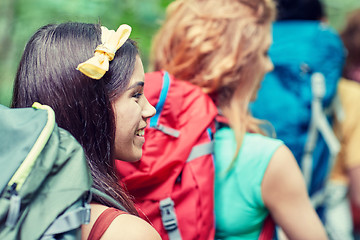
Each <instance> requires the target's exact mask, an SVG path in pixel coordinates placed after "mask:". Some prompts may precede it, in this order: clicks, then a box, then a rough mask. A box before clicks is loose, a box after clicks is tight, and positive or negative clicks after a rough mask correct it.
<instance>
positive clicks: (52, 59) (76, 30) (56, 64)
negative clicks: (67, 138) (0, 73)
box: [12, 23, 138, 215]
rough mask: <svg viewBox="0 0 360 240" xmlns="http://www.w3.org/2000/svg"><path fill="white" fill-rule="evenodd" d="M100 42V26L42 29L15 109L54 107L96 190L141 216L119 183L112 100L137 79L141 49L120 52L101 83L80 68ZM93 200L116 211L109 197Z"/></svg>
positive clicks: (24, 64)
mask: <svg viewBox="0 0 360 240" xmlns="http://www.w3.org/2000/svg"><path fill="white" fill-rule="evenodd" d="M99 44H101V29H100V25H97V24H85V23H63V24H59V25H47V26H44V27H42V28H40V29H39V30H38V31H37V32H36V33H35V34H34V35H33V36H32V37H31V39H30V40H29V42H28V43H27V45H26V48H25V51H24V54H23V56H22V59H21V62H20V65H19V69H18V72H17V75H16V79H15V85H14V95H13V101H12V107H17V108H18V107H29V106H31V105H32V104H33V102H35V101H37V102H40V103H41V104H46V105H49V106H50V107H52V108H53V109H54V111H55V116H56V121H57V123H58V125H59V126H60V127H62V128H64V129H66V130H68V131H69V132H70V133H71V134H72V135H73V136H74V137H75V138H76V139H77V140H78V141H79V143H80V144H81V145H82V147H83V148H84V151H85V154H86V157H87V160H88V163H89V166H90V169H91V175H92V177H93V186H94V187H95V188H97V189H99V190H100V191H102V192H104V193H106V194H108V195H110V196H112V197H113V198H114V199H116V200H117V201H118V202H120V203H121V204H122V205H124V207H125V208H126V209H127V210H128V211H129V212H130V213H133V214H136V215H137V211H136V210H135V208H134V205H133V202H132V199H131V198H130V197H129V196H128V195H127V194H126V192H125V191H124V189H123V188H122V186H121V185H120V184H119V181H118V178H117V175H116V173H115V159H114V156H113V150H114V141H115V140H114V139H115V117H114V112H113V108H112V105H111V101H113V100H114V99H115V98H116V97H117V96H119V95H120V94H122V93H123V92H124V91H125V89H126V86H127V85H128V83H129V80H130V78H131V76H132V73H133V70H134V66H135V59H136V56H137V55H138V50H137V47H136V45H135V43H134V42H133V41H132V40H127V42H126V43H125V44H124V45H123V46H122V47H121V48H120V49H119V50H118V51H117V52H116V56H115V58H114V60H113V61H111V62H110V68H109V71H108V72H107V73H106V74H105V75H104V77H103V78H101V79H100V80H94V79H91V78H89V77H87V76H85V75H84V74H82V73H81V72H80V71H78V70H76V67H77V65H78V64H79V63H81V62H84V61H85V60H87V59H89V58H90V57H92V56H93V53H94V50H95V48H96V46H97V45H99ZM94 200H95V201H97V202H99V203H101V204H104V205H107V206H111V207H115V206H113V205H112V204H111V203H110V202H108V201H107V200H106V199H103V198H101V197H97V196H95V197H94Z"/></svg>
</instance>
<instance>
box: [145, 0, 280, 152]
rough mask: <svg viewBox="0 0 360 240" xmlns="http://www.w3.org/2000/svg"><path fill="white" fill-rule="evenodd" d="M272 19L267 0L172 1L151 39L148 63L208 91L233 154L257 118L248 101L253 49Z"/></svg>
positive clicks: (252, 86) (254, 62)
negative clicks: (225, 123)
mask: <svg viewBox="0 0 360 240" xmlns="http://www.w3.org/2000/svg"><path fill="white" fill-rule="evenodd" d="M274 18H275V5H274V3H273V1H272V0H177V1H174V2H173V3H171V4H170V5H169V7H168V9H167V16H166V19H165V22H164V23H163V25H162V27H161V28H160V30H159V31H158V33H157V35H156V36H155V38H154V40H153V45H152V56H151V66H150V67H151V68H152V69H153V70H160V69H164V70H166V71H168V72H169V73H171V74H173V75H174V76H175V77H176V78H178V79H182V80H185V81H189V82H191V83H193V84H195V85H198V86H200V87H201V88H202V89H203V91H204V92H206V93H208V94H209V95H210V96H211V97H212V98H213V100H214V101H215V103H216V104H217V106H218V107H219V108H220V109H221V111H222V113H223V115H224V116H225V117H227V118H228V119H229V122H230V126H231V128H232V129H233V130H234V132H235V137H236V140H237V145H238V146H237V151H236V153H237V152H238V151H239V149H240V146H241V142H242V138H243V136H244V134H245V131H246V130H247V129H248V128H250V126H256V124H255V125H254V124H253V123H254V122H256V123H257V121H256V120H255V119H254V118H252V117H251V116H250V114H249V113H248V104H249V101H250V98H251V96H252V93H253V91H255V87H256V85H257V80H256V79H255V78H256V76H257V69H258V61H257V53H258V52H257V51H258V49H259V46H262V44H263V42H264V39H265V36H266V35H267V34H269V29H268V28H269V27H270V24H271V22H272V21H273V20H274ZM253 128H256V127H253Z"/></svg>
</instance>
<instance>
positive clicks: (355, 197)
mask: <svg viewBox="0 0 360 240" xmlns="http://www.w3.org/2000/svg"><path fill="white" fill-rule="evenodd" d="M348 175H349V179H350V199H351V200H352V202H353V203H354V204H355V206H356V207H357V208H360V166H357V167H353V168H351V169H350V170H348Z"/></svg>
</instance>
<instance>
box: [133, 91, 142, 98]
mask: <svg viewBox="0 0 360 240" xmlns="http://www.w3.org/2000/svg"><path fill="white" fill-rule="evenodd" d="M142 95H143V93H142V92H137V93H135V94H134V95H133V96H132V97H133V98H140V97H141V96H142Z"/></svg>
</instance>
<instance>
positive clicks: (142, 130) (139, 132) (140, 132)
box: [135, 129, 145, 137]
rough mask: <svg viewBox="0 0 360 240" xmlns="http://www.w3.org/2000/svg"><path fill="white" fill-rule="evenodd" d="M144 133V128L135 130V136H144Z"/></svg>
mask: <svg viewBox="0 0 360 240" xmlns="http://www.w3.org/2000/svg"><path fill="white" fill-rule="evenodd" d="M144 133H145V130H144V129H140V130H137V131H136V132H135V134H136V136H140V137H142V136H144Z"/></svg>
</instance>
